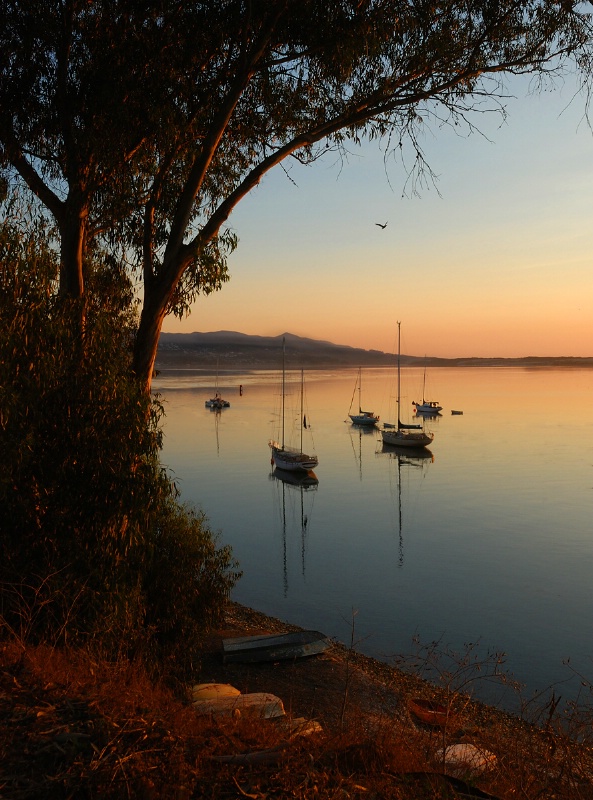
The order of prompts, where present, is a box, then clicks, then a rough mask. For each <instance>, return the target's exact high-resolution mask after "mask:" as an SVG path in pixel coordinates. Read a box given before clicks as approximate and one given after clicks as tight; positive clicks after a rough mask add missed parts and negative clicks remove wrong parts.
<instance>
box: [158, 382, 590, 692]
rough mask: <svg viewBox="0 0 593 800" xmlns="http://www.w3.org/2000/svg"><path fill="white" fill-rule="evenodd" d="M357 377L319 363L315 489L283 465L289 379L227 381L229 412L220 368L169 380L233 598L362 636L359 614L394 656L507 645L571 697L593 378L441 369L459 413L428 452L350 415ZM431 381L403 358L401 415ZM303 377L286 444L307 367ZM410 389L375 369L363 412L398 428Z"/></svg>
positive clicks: (543, 683)
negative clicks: (392, 444)
mask: <svg viewBox="0 0 593 800" xmlns="http://www.w3.org/2000/svg"><path fill="white" fill-rule="evenodd" d="M356 379H357V371H356V370H336V371H327V370H326V371H315V370H311V371H308V372H306V374H305V386H306V392H305V396H306V408H305V410H306V413H307V419H308V422H309V423H310V425H311V429H310V431H307V432H306V434H305V439H304V443H303V444H304V449H305V450H306V451H310V449H311V441H310V440H309V439H308V436H309V435H312V437H313V442H314V449H315V452H316V454H317V455H318V457H319V466H318V468H317V469H316V470H315V474H316V476H317V478H318V484H317V485H314V486H312V487H302V486H298V485H292V484H290V483H287V482H284V481H282V480H279V479H278V478H277V477H276V476H275V475H274V471H273V467H272V466H271V463H270V451H269V447H268V440H269V439H270V438H274V437H276V436H277V435H278V425H279V408H280V380H279V375H278V372H277V371H253V372H246V373H235V374H232V375H229V374H226V375H220V377H219V379H218V388H219V389H220V392H221V394H222V396H223V397H224V398H225V399H228V400H229V401H230V403H231V407H230V408H228V409H224V410H223V411H222V412H219V413H215V412H213V411H211V410H209V409H207V408H205V406H204V402H205V400H206V399H208V398H209V397H211V396H212V395H213V393H214V387H215V378H214V376H212V375H211V374H210V375H209V374H206V373H204V372H200V371H198V370H192V371H189V370H188V371H166V370H165V371H163V372H161V373H160V374H159V375H158V377H157V378H156V379H155V382H154V389H155V391H158V392H160V394H161V396H162V399H163V400H164V404H165V411H166V419H165V422H164V433H165V444H164V449H163V454H162V460H163V463H164V464H165V465H166V466H167V467H168V468H169V470H170V471H171V473H172V475H173V477H174V478H175V480H176V482H177V484H178V486H179V488H180V490H181V496H182V499H183V500H184V501H187V502H189V503H191V504H193V505H196V506H199V507H200V508H202V509H203V511H204V512H205V513H206V515H207V517H208V519H209V521H210V525H211V527H212V529H213V530H214V531H219V532H220V542H221V543H225V544H230V545H231V546H232V549H233V553H234V556H235V558H236V559H238V561H239V562H240V567H241V569H242V570H243V577H242V578H241V580H240V581H239V583H238V585H237V586H236V588H235V590H234V592H233V599H234V600H236V601H238V602H239V603H242V604H244V605H247V606H251V607H253V608H256V609H258V610H260V611H263V612H265V613H267V614H270V615H272V616H274V617H277V618H279V619H283V620H285V621H288V622H290V623H294V624H296V625H300V626H302V627H305V628H314V629H317V630H321V631H323V632H324V633H326V634H327V635H329V636H332V637H335V638H336V639H338V640H339V641H342V642H344V643H345V644H348V643H349V642H350V639H351V635H352V626H353V624H354V638H355V640H356V648H357V649H358V650H360V651H361V652H363V653H366V654H367V655H370V656H373V657H375V658H378V659H381V660H384V661H387V662H389V663H393V660H394V657H395V656H397V655H400V654H408V653H412V652H413V650H414V647H413V644H412V642H413V639H414V637H417V638H418V639H419V640H420V642H422V643H423V644H429V643H430V642H433V641H440V642H441V643H442V644H443V645H446V646H448V647H450V648H452V649H453V650H454V651H455V652H460V653H461V652H464V649H465V645H466V644H467V643H470V642H472V643H475V642H477V643H478V650H479V652H480V653H484V654H485V653H486V652H487V651H503V652H504V653H506V667H507V668H508V670H509V671H510V673H511V674H512V676H513V677H514V678H516V679H517V680H519V681H520V682H521V683H522V684H523V685H524V686H525V694H526V695H530V694H532V693H533V692H536V691H544V690H546V688H547V687H548V686H550V685H552V684H556V683H557V682H559V681H568V683H563V685H562V687H560V688H559V689H558V690H557V693H560V694H562V695H563V697H564V698H566V697H570V696H575V695H576V693H577V692H578V690H579V680H578V679H576V678H575V677H573V671H574V670H577V671H578V672H580V673H581V674H583V675H585V676H586V678H587V679H588V680H589V681H593V370H586V369H583V370H580V369H567V368H565V369H553V368H549V369H542V368H538V369H530V370H528V369H523V368H518V367H509V368H507V367H500V368H479V367H478V368H473V367H467V368H438V369H433V370H431V371H429V374H428V378H427V397H428V399H436V400H438V401H439V402H440V403H441V405H442V406H443V411H442V412H441V416H439V417H437V418H436V419H433V420H429V421H427V423H426V424H427V428H428V429H429V430H432V431H433V432H434V434H435V437H434V442H433V444H432V445H431V447H430V451H427V452H426V454H425V455H424V456H423V457H422V456H417V455H416V454H415V453H405V452H404V453H401V452H397V451H394V450H393V449H392V448H387V447H386V446H384V445H383V444H382V442H381V440H380V434H379V431H378V430H377V429H372V430H371V431H365V430H363V429H360V428H357V427H355V426H353V425H352V424H350V421H349V420H348V416H347V413H348V410H349V406H350V402H351V399H352V398H353V390H354V387H355V383H356ZM422 380H423V373H422V370H421V369H416V368H404V369H402V419H403V421H408V422H410V421H412V418H413V411H412V405H411V404H412V400H418V401H419V400H421V399H422ZM287 381H288V382H289V386H290V387H291V391H292V392H294V397H293V396H291V397H287V399H286V407H287V409H289V412H290V413H287V417H286V419H287V422H286V430H287V441H288V440H289V432H290V430H291V429H292V423H293V421H294V422H297V423H298V417H299V409H298V400H297V397H298V395H299V392H300V373H297V372H293V373H291V374H290V376H287ZM240 385H242V387H243V394H242V395H240V392H239V386H240ZM395 391H396V390H395V381H394V375H393V374H392V371H391V370H385V369H366V370H363V372H362V406H363V408H368V409H369V410H373V411H374V412H375V413H379V414H380V415H381V420H382V421H393V419H394V418H396V414H395V402H394V396H395ZM354 404H355V405H356V406H357V404H358V397H357V396H355V397H354ZM452 409H456V410H462V411H463V415H451V410H452ZM566 659H570V663H571V666H570V667H567V666H566V665H565V664H564V663H563V662H564V661H565V660H566ZM478 692H479V690H478ZM488 699H494V698H491V697H489V698H488Z"/></svg>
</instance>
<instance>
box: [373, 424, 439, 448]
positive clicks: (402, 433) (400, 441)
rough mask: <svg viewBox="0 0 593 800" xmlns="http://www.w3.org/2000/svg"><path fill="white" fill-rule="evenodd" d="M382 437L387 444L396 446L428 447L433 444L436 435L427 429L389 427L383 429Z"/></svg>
mask: <svg viewBox="0 0 593 800" xmlns="http://www.w3.org/2000/svg"><path fill="white" fill-rule="evenodd" d="M381 438H382V439H383V442H384V443H385V444H392V445H395V446H396V447H416V448H418V447H428V445H429V444H432V440H433V438H434V435H433V434H432V433H425V431H409V430H395V429H391V428H390V429H388V430H382V431H381Z"/></svg>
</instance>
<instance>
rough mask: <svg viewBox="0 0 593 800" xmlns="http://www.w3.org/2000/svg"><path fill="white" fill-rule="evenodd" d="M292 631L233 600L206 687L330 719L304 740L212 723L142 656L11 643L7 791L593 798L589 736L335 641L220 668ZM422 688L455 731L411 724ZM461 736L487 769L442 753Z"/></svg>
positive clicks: (0, 678) (4, 658) (2, 690)
mask: <svg viewBox="0 0 593 800" xmlns="http://www.w3.org/2000/svg"><path fill="white" fill-rule="evenodd" d="M291 629H295V628H293V627H292V626H290V625H286V624H284V623H282V622H281V621H279V620H274V619H271V618H269V617H267V616H265V615H263V614H260V613H258V612H256V611H254V610H252V609H248V608H244V607H242V606H239V605H237V604H229V606H228V609H227V612H226V618H225V623H224V626H223V627H222V628H221V630H219V631H217V632H216V635H213V636H212V637H211V638H210V639H209V640H208V641H207V642H205V644H204V651H203V659H202V663H201V666H200V669H199V670H198V671H197V674H196V676H195V682H196V683H202V682H223V683H230V684H232V685H233V686H235V687H236V688H237V689H239V690H240V691H241V692H243V693H245V692H267V693H271V694H274V695H276V696H277V697H279V698H280V699H281V700H282V703H283V705H284V708H285V710H286V712H287V716H288V717H289V718H306V719H309V720H316V721H317V722H318V723H319V726H320V729H319V728H318V730H317V732H316V733H313V734H311V735H307V736H296V737H291V736H290V735H288V734H287V732H286V731H287V729H286V727H285V726H282V725H279V724H278V721H277V720H276V721H274V720H260V719H252V718H249V717H247V716H242V717H231V718H214V717H212V716H203V717H200V716H198V715H197V714H196V712H195V710H194V708H193V707H192V705H191V702H190V687H176V690H173V689H171V688H170V687H164V686H157V685H154V683H152V682H151V681H150V680H149V679H148V677H147V676H146V674H145V672H144V670H143V669H142V667H141V665H137V664H130V663H129V662H125V663H106V662H104V661H101V660H100V659H98V658H96V657H94V656H93V654H92V653H89V652H88V651H86V652H80V651H75V652H64V651H56V650H53V649H52V648H48V647H38V648H27V647H25V646H22V644H21V643H19V642H17V641H14V640H4V641H3V642H2V643H1V659H0V797H2V798H11V799H16V798H23V799H24V798H45V799H46V800H52V799H53V798H56V800H57V798H60V800H61V799H62V798H65V797H77V798H82V797H84V798H86V797H89V798H91V797H92V798H112V797H113V798H121V797H127V798H149V799H150V798H203V797H212V798H225V797H251V798H257V799H258V800H259V799H260V798H261V800H264V798H266V799H267V798H275V797H277V798H280V797H294V798H301V797H302V798H311V797H315V798H318V800H324V798H328V799H329V798H337V797H341V798H342V797H343V798H346V797H348V798H355V797H360V798H363V797H365V798H379V797H385V798H387V797H388V798H402V800H403V798H406V800H430V799H431V798H457V797H481V798H499V799H502V798H505V799H506V798H509V799H510V798H517V797H521V798H525V800H535V799H536V798H542V797H546V798H552V797H554V798H557V800H565V798H566V800H568V798H570V800H581V798H582V800H585V798H588V799H590V798H591V797H593V781H592V777H591V776H592V775H593V758H592V755H591V749H590V747H589V746H588V745H589V742H588V740H586V739H585V738H583V737H581V738H583V743H579V744H576V743H575V742H574V741H573V739H572V738H571V737H570V736H569V735H567V732H566V731H563V730H562V725H566V719H564V720H560V719H556V718H555V716H554V714H552V713H550V714H549V715H548V719H547V722H544V724H542V725H540V726H539V727H537V726H534V725H533V724H527V723H525V722H523V721H521V720H518V719H516V718H513V717H510V716H508V715H506V714H504V713H502V712H499V711H498V710H497V709H494V708H489V707H486V706H483V705H480V704H475V703H471V702H470V701H469V700H468V698H466V697H463V696H455V695H452V696H448V697H445V696H443V695H442V694H440V695H439V692H438V689H437V687H434V686H431V685H430V684H427V683H425V682H423V681H422V680H420V679H418V678H416V677H414V676H410V675H406V674H403V673H401V672H399V671H398V670H394V669H393V668H391V667H389V666H388V665H386V664H382V663H380V662H376V661H374V660H373V659H370V658H367V657H365V656H362V655H360V654H358V653H356V652H355V651H353V650H349V649H348V648H345V647H343V646H341V645H338V644H335V645H333V646H332V647H331V648H330V649H328V650H327V651H326V652H324V653H323V654H321V655H319V656H315V657H313V658H310V659H302V660H297V661H294V662H292V663H283V662H278V663H276V664H261V665H248V664H247V665H246V664H224V663H223V661H222V657H221V640H222V638H224V637H226V636H235V635H248V634H251V633H274V632H279V631H285V630H291ZM410 697H423V698H426V699H438V700H440V701H442V702H445V703H446V704H447V708H448V711H449V712H450V713H449V716H448V723H447V725H446V726H445V727H438V728H434V727H432V726H428V725H424V724H422V723H420V722H418V720H415V719H414V718H413V717H412V716H411V715H410V713H409V712H408V703H407V701H408V699H409V698H410ZM561 723H562V724H561ZM464 744H469V745H471V746H472V747H476V748H480V749H481V750H482V751H483V752H487V753H489V754H491V755H492V756H493V758H492V760H491V763H490V764H489V766H488V768H487V769H484V770H480V771H471V770H469V771H468V770H467V769H464V770H461V771H460V770H459V769H452V768H451V766H450V765H447V763H445V760H444V759H443V756H442V754H443V752H444V749H445V748H448V747H454V746H458V745H464Z"/></svg>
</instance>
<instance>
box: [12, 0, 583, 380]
mask: <svg viewBox="0 0 593 800" xmlns="http://www.w3.org/2000/svg"><path fill="white" fill-rule="evenodd" d="M590 42H591V35H590V22H589V16H588V14H587V8H586V6H582V5H579V4H572V3H570V2H557V0H496V2H490V1H488V2H484V1H483V0H479V2H477V1H476V0H470V1H469V2H467V0H463V2H459V1H458V0H418V2H412V3H409V2H402V0H332V2H328V0H274V1H273V2H270V0H251V2H245V0H219V2H216V3H213V2H209V1H208V0H207V1H206V2H192V3H172V2H170V1H169V0H146V2H143V3H141V4H130V3H129V2H127V0H91V2H88V1H87V0H72V1H71V2H68V3H46V2H43V1H42V0H6V2H5V3H3V4H2V7H1V9H0V107H1V108H2V109H3V113H2V115H0V169H2V168H3V169H4V170H5V171H6V174H7V175H9V176H10V177H11V178H16V179H17V180H18V181H19V182H20V183H21V185H23V186H27V187H28V188H29V189H30V190H31V191H32V192H33V193H34V194H35V195H36V196H37V197H38V198H39V199H40V201H41V202H42V203H43V205H44V206H45V207H46V209H47V210H48V211H49V212H50V213H51V215H52V216H53V218H54V220H55V224H56V227H57V232H58V242H59V249H60V285H61V288H62V292H63V293H64V294H66V295H69V296H71V297H74V298H78V297H80V296H82V295H83V294H84V293H85V292H86V291H87V290H88V288H89V287H88V286H87V285H86V281H85V275H84V269H83V261H84V257H85V252H86V249H87V248H88V247H89V246H91V243H92V242H93V240H96V239H101V241H102V243H103V245H104V246H105V245H107V244H108V245H109V246H110V247H111V248H112V249H113V252H114V253H115V252H117V253H118V254H119V257H120V259H123V257H124V254H125V256H126V257H130V258H131V261H132V263H133V267H134V269H136V270H137V274H138V276H139V278H140V279H141V281H142V282H143V288H144V296H143V307H142V312H141V317H140V324H139V326H138V330H137V333H136V338H135V351H134V370H135V372H136V374H137V375H138V376H139V378H140V379H141V380H142V381H143V382H144V384H145V387H146V388H148V387H149V386H150V380H151V376H152V370H153V365H154V359H155V356H156V348H157V344H158V338H159V334H160V330H161V327H162V324H163V320H164V318H165V316H166V315H167V314H170V313H175V314H179V315H181V314H184V313H185V312H187V311H188V309H189V307H190V305H191V303H192V302H193V300H194V299H195V297H196V294H198V293H208V292H210V291H213V290H216V289H218V288H220V287H221V285H222V284H223V283H224V281H225V280H227V279H228V274H227V258H228V255H229V254H230V253H231V252H232V251H233V249H234V247H235V246H236V238H235V235H234V234H233V232H232V231H231V230H229V229H228V228H226V227H225V224H226V222H227V220H228V218H229V216H230V215H231V213H232V211H233V210H234V209H235V208H236V206H237V205H238V204H239V203H240V202H241V201H242V200H243V198H244V197H245V196H246V195H247V194H248V193H249V192H251V191H252V190H253V189H254V188H255V187H256V186H257V185H258V183H259V182H260V181H261V179H262V177H263V176H264V175H265V174H266V173H267V172H268V171H269V170H271V169H273V168H274V167H276V166H278V165H280V164H284V169H285V170H287V171H288V170H289V168H290V167H289V166H287V165H289V163H290V159H291V158H294V159H298V161H300V162H302V163H306V164H311V163H312V162H314V161H315V159H316V158H317V157H318V156H319V154H320V153H322V152H326V151H327V149H330V150H333V151H334V152H335V153H337V154H338V157H340V155H341V156H344V155H345V153H346V148H347V147H348V146H350V145H351V144H353V145H356V144H357V143H359V142H360V141H361V140H362V139H363V138H364V137H369V138H371V139H382V140H383V141H384V143H385V147H386V148H387V149H390V150H391V151H393V152H396V153H401V154H402V155H403V158H404V160H405V159H406V158H407V157H408V158H409V160H408V161H406V162H405V163H406V166H405V167H404V169H405V170H406V171H407V172H408V173H410V174H411V175H412V178H413V176H414V175H418V174H419V173H420V174H422V172H423V169H424V168H425V164H424V159H423V155H422V149H421V146H420V144H419V141H420V138H421V137H420V136H419V131H422V130H423V129H424V128H426V127H427V124H428V125H430V124H431V123H432V124H433V125H435V126H442V125H454V126H456V128H457V129H460V130H464V131H466V132H469V131H471V130H472V128H473V125H474V123H473V121H472V120H474V119H475V118H476V117H475V115H476V114H481V113H484V112H486V111H492V110H498V111H501V112H503V113H504V95H505V92H504V85H503V79H504V75H505V74H516V73H531V74H533V75H534V76H536V80H546V78H547V77H548V76H550V75H552V74H554V73H557V72H558V71H561V70H562V69H563V68H566V67H567V65H574V64H581V65H583V68H584V70H585V72H586V70H587V64H588V55H587V54H588V53H589V52H590Z"/></svg>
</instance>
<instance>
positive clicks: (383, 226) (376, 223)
mask: <svg viewBox="0 0 593 800" xmlns="http://www.w3.org/2000/svg"><path fill="white" fill-rule="evenodd" d="M375 225H378V226H379V227H380V228H383V229H385V228H386V227H387V223H385V225H381V223H380V222H375Z"/></svg>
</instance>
